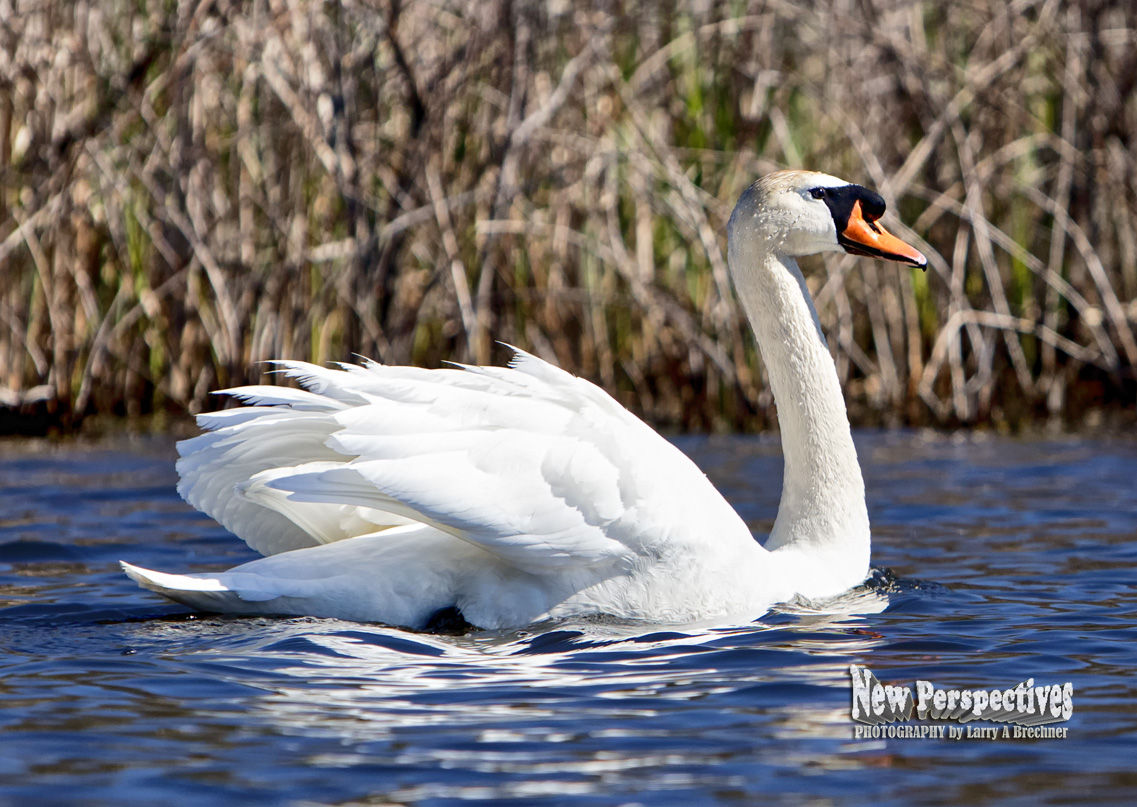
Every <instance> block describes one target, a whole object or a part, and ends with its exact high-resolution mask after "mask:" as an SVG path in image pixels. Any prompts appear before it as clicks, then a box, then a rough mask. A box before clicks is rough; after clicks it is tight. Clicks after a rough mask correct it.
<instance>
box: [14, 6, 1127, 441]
mask: <svg viewBox="0 0 1137 807" xmlns="http://www.w3.org/2000/svg"><path fill="white" fill-rule="evenodd" d="M1135 82H1137V8H1135V7H1134V5H1133V4H1132V3H1130V2H1126V1H1125V0H1116V2H1108V0H1107V1H1105V2H1091V1H1090V0H1086V1H1085V2H1058V1H1057V0H1012V2H1011V3H996V2H993V0H978V2H973V3H967V4H954V3H952V4H926V3H922V2H912V1H911V0H860V2H856V3H854V2H851V0H814V1H813V2H802V3H797V2H795V3H790V2H786V1H785V0H752V1H748V2H730V3H725V2H698V3H697V2H690V1H688V2H677V1H673V2H660V3H648V4H639V3H627V4H619V3H600V4H595V5H594V6H589V5H587V4H585V5H582V4H580V3H568V2H563V1H561V0H552V1H551V2H504V1H503V2H475V1H474V0H437V1H436V2H423V1H422V0H419V2H402V1H401V0H354V2H344V3H341V4H331V3H319V2H315V1H314V0H250V1H249V2H236V0H199V1H198V2H179V3H170V2H166V1H165V0H130V1H129V2H128V1H127V0H77V1H74V2H61V1H57V2H52V1H51V0H0V405H7V406H9V407H16V408H19V407H20V406H25V407H26V406H28V405H29V404H30V403H33V402H35V401H39V402H41V404H42V405H46V406H48V407H49V408H52V409H53V410H54V411H55V412H56V413H57V414H58V415H59V416H60V417H62V418H64V419H72V420H77V419H79V418H81V417H82V416H84V415H86V414H89V413H92V412H106V411H113V412H121V413H127V414H133V413H139V412H145V411H151V410H164V409H168V408H171V407H172V408H178V409H185V410H189V411H197V410H199V409H201V408H202V407H205V406H208V405H209V403H208V400H209V399H208V398H207V395H208V392H209V391H210V390H212V389H215V388H217V387H219V386H226V385H231V384H237V383H242V382H246V381H252V380H255V379H257V378H258V377H259V376H260V375H261V374H262V372H263V371H264V367H263V366H262V365H259V364H258V362H260V361H262V360H265V359H268V358H273V357H282V356H283V357H299V358H306V359H310V360H313V361H318V362H325V361H331V360H341V359H348V358H350V357H351V355H352V353H360V354H365V355H370V356H374V357H376V358H379V359H381V360H383V361H385V362H392V363H403V362H412V363H416V364H422V365H427V366H432V365H437V364H438V363H439V362H441V361H442V360H444V359H459V360H472V361H477V362H487V361H492V360H493V359H495V358H498V356H496V355H495V346H494V340H502V341H506V342H510V343H513V344H517V345H520V346H523V347H526V348H528V349H530V350H533V351H535V352H536V353H538V354H539V355H542V356H544V357H546V358H549V359H551V360H553V361H555V362H557V363H559V364H560V365H562V366H564V367H566V368H569V369H571V370H573V371H575V372H577V373H580V374H582V375H584V376H586V377H588V378H591V379H594V380H596V381H598V382H599V383H602V384H603V385H604V386H605V387H606V388H608V389H609V390H610V391H612V392H613V393H614V394H616V395H617V396H618V397H619V398H620V399H621V400H622V401H624V402H626V403H628V404H629V405H631V406H632V407H633V408H634V409H636V410H638V411H640V412H642V413H644V414H645V415H646V416H647V417H648V418H649V419H650V420H652V421H654V422H656V423H658V424H662V425H667V426H671V427H678V428H689V429H707V428H728V427H739V426H743V427H760V426H762V425H763V424H765V423H766V422H768V421H769V419H770V417H771V415H772V410H771V407H772V401H771V399H770V396H769V394H768V392H767V391H766V387H765V385H764V383H763V381H762V364H761V360H760V358H759V357H758V355H757V352H756V350H755V348H754V346H753V343H752V340H751V338H750V335H749V334H748V333H747V329H746V327H745V323H744V321H743V320H742V319H741V318H740V317H739V314H738V311H737V309H736V306H735V303H734V301H733V297H732V296H731V293H730V291H729V287H728V279H727V272H726V262H725V255H724V249H723V236H722V233H723V230H724V219H725V217H726V215H727V214H728V212H729V205H730V203H731V202H732V200H733V199H734V198H735V197H736V196H737V194H738V193H739V192H740V191H741V190H742V188H743V187H744V186H745V184H746V183H748V182H750V181H751V180H752V179H753V178H755V177H756V176H758V175H760V174H762V173H764V172H766V171H768V170H771V169H774V168H777V167H781V166H787V165H788V166H805V167H812V168H816V169H819V170H824V171H827V172H829V173H834V174H838V175H841V176H845V177H847V178H850V179H853V180H857V181H862V182H864V183H865V184H870V185H874V186H876V187H877V188H879V189H880V190H881V192H882V194H883V195H884V196H885V197H886V198H887V199H888V201H889V203H890V205H891V206H892V209H893V210H894V211H896V213H897V214H898V216H897V218H894V219H893V226H894V227H896V229H898V230H899V231H900V232H901V234H902V235H905V236H907V237H909V238H911V239H913V240H914V241H915V243H917V244H918V245H919V246H920V247H921V248H922V249H924V250H926V251H927V252H928V254H929V256H930V258H931V270H930V271H929V272H928V274H927V275H922V274H920V273H918V272H914V271H909V270H907V269H902V268H898V267H896V266H895V265H885V264H874V263H871V262H867V261H863V260H860V261H854V260H853V259H851V258H848V259H837V258H829V259H827V260H826V261H824V262H822V261H820V260H819V261H816V262H813V263H811V264H810V266H811V267H813V274H812V276H811V278H810V282H811V285H812V288H813V291H814V293H815V295H816V298H817V300H818V304H819V309H820V313H821V317H822V320H823V324H824V326H825V328H826V330H827V332H828V333H829V334H830V335H831V337H830V341H831V345H832V348H833V351H834V354H835V356H836V359H837V364H838V368H839V372H840V374H841V377H842V380H843V382H844V384H845V386H846V392H847V394H848V396H849V399H850V401H851V404H852V411H853V412H854V414H855V416H856V418H857V419H858V420H861V421H862V422H894V423H895V422H916V423H920V422H941V423H953V422H958V423H971V422H981V421H987V420H995V421H1007V422H1011V423H1016V422H1024V421H1028V420H1031V419H1033V418H1036V417H1039V416H1065V417H1066V418H1068V419H1071V420H1076V419H1077V418H1079V417H1081V415H1082V414H1083V413H1084V412H1086V411H1088V410H1090V409H1092V408H1096V407H1101V406H1104V405H1110V404H1119V405H1124V406H1131V405H1132V404H1133V400H1134V385H1135V372H1134V370H1135V368H1137V341H1135V339H1134V334H1133V322H1134V320H1137V100H1135V99H1137V93H1135V91H1134V90H1135V87H1134V84H1135ZM899 221H903V222H908V223H910V225H911V227H910V228H906V227H904V226H903V225H902V224H899ZM854 266H855V268H854ZM851 269H852V271H850V270H851Z"/></svg>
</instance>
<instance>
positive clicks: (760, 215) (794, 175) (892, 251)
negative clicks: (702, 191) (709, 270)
mask: <svg viewBox="0 0 1137 807" xmlns="http://www.w3.org/2000/svg"><path fill="white" fill-rule="evenodd" d="M884 210H885V204H884V199H882V198H881V197H880V195H879V194H878V193H876V192H875V191H872V190H869V189H868V188H866V187H864V186H862V185H854V184H853V183H851V182H846V181H845V180H843V179H838V178H837V177H834V176H830V175H829V174H822V173H819V172H817V171H795V170H790V171H776V172H774V173H772V174H767V175H766V176H764V177H762V178H761V179H759V180H758V181H757V182H755V183H754V184H753V185H751V186H750V187H749V188H747V189H746V191H745V192H744V193H743V194H742V196H741V197H739V200H738V204H737V205H735V208H734V212H733V213H732V214H731V216H730V224H729V225H728V227H727V234H728V235H727V240H728V245H730V246H731V247H736V248H738V247H741V248H744V249H745V248H748V247H749V248H755V247H757V248H761V249H762V251H764V252H773V253H775V254H781V255H788V256H791V257H796V256H799V255H813V254H815V253H818V252H840V251H844V252H849V253H851V254H853V255H865V256H868V257H872V258H881V259H883V260H889V261H898V262H900V263H905V264H908V265H909V266H918V267H920V268H921V269H927V266H928V260H927V258H925V257H924V256H923V255H922V254H921V253H920V252H919V251H918V250H916V249H914V248H913V247H911V246H909V245H908V244H906V243H904V242H903V241H901V240H900V239H899V238H897V237H896V236H894V235H892V234H891V233H889V232H888V231H887V230H885V229H884V228H883V227H881V226H880V224H879V223H878V220H879V219H880V217H881V216H883V215H884ZM732 251H733V250H732Z"/></svg>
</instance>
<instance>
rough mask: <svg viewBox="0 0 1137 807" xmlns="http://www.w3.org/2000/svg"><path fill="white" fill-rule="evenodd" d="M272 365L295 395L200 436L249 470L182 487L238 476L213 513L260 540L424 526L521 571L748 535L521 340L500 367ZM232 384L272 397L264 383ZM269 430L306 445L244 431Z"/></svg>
mask: <svg viewBox="0 0 1137 807" xmlns="http://www.w3.org/2000/svg"><path fill="white" fill-rule="evenodd" d="M281 366H282V367H283V368H284V371H285V372H286V373H288V374H289V375H291V376H294V377H296V378H298V379H299V380H300V381H301V383H303V384H305V386H306V387H307V388H308V393H307V395H302V396H295V395H291V393H294V392H295V391H291V392H290V393H285V394H283V395H282V400H281V402H280V403H274V404H273V405H270V406H268V407H264V406H258V407H254V408H256V409H266V410H267V412H266V414H264V415H260V416H258V417H255V418H245V417H244V416H241V415H233V416H231V417H232V418H234V425H232V426H230V425H223V424H225V419H224V418H222V419H221V420H220V421H218V426H219V428H218V430H217V431H216V432H214V433H213V434H211V435H207V437H210V438H215V439H216V436H220V435H225V437H222V439H220V440H216V442H206V443H203V444H202V445H203V446H204V450H205V451H207V452H210V453H211V455H215V456H212V457H211V461H210V462H208V463H207V464H208V465H209V467H211V468H216V467H217V466H218V459H217V458H219V457H224V458H225V459H226V460H227V461H228V460H234V459H235V460H237V461H238V464H239V465H240V468H241V470H242V471H244V472H245V474H246V475H245V476H243V477H242V478H241V479H239V480H237V479H236V477H237V476H238V475H239V474H238V472H237V471H235V470H234V471H232V472H230V471H229V470H228V469H226V471H225V474H224V475H225V476H226V479H225V480H223V481H216V482H215V483H212V486H208V485H206V483H205V482H204V480H203V478H202V475H201V474H200V472H199V473H198V474H197V475H196V476H195V477H194V479H193V482H192V484H191V485H190V488H191V490H190V493H191V494H193V493H195V492H196V491H197V489H198V487H199V486H201V488H202V490H206V488H207V487H208V490H209V492H210V494H211V497H212V499H211V503H212V504H214V505H215V506H216V500H219V499H220V498H222V497H221V496H220V494H219V490H220V488H221V487H223V486H224V485H225V484H232V485H236V486H238V490H237V492H236V494H235V495H233V496H232V498H233V499H237V500H239V501H240V502H242V504H241V505H234V504H232V503H229V504H228V505H227V507H223V508H220V511H221V512H222V513H223V514H224V515H227V516H229V520H230V522H231V523H232V524H233V525H234V526H230V523H226V522H225V521H223V522H222V523H226V526H228V527H229V528H230V529H233V530H234V532H237V534H239V535H241V537H243V538H245V539H246V540H247V541H249V543H250V544H251V545H253V546H254V547H256V548H258V549H261V551H265V549H264V548H262V547H267V548H268V549H269V550H270V551H279V547H282V546H283V545H284V542H285V540H284V539H285V537H287V540H288V541H289V542H295V541H298V540H303V539H304V538H305V537H306V539H307V540H308V541H310V542H327V541H328V540H339V539H340V538H343V537H350V533H351V531H352V529H355V528H356V527H352V526H350V525H349V524H348V522H350V521H351V520H352V519H354V520H355V522H352V523H356V526H358V525H363V528H365V527H366V525H368V524H372V525H374V524H377V523H381V522H383V521H384V520H385V519H390V520H391V523H399V522H401V521H404V520H406V519H409V520H413V521H419V522H423V523H425V524H428V525H431V526H433V527H435V528H437V529H439V530H442V531H444V532H447V533H449V534H451V535H454V536H457V537H459V538H462V539H463V540H466V541H469V542H470V543H473V544H475V545H477V546H479V547H482V548H484V549H486V550H488V551H490V552H491V553H493V554H494V555H496V556H498V557H499V558H501V559H502V560H504V561H506V562H507V563H509V564H510V565H512V566H514V567H516V568H518V569H522V570H525V571H531V572H534V573H537V572H540V571H543V570H548V569H550V568H564V567H574V566H578V567H582V566H594V565H596V564H599V563H605V562H611V561H624V562H634V560H635V558H636V557H637V556H641V557H642V556H656V557H658V556H660V555H661V554H664V553H668V552H675V551H682V548H683V547H684V546H688V545H691V544H698V545H699V547H698V548H697V551H699V552H701V553H703V554H705V553H706V552H707V551H710V552H712V553H713V552H717V551H720V550H721V551H727V550H729V549H730V548H731V547H732V544H734V543H735V542H736V541H739V540H744V541H752V540H753V539H752V538H751V537H750V535H749V532H748V531H747V530H746V527H745V525H744V524H743V523H742V521H741V520H740V519H739V518H738V516H737V515H736V514H735V513H734V510H733V509H732V508H731V507H730V506H729V505H728V504H727V503H726V502H725V501H724V500H723V499H722V497H721V496H720V495H719V494H718V492H717V491H715V489H714V488H713V486H711V484H710V483H709V482H708V481H707V480H706V478H705V477H704V476H703V474H702V473H701V472H700V471H699V469H698V468H697V467H696V466H695V465H694V464H693V463H691V462H690V460H688V459H687V457H686V456H684V455H683V454H682V453H681V452H680V451H679V450H678V449H676V448H675V447H674V446H672V445H671V444H670V443H668V442H667V441H666V440H664V439H663V438H661V437H659V436H658V435H657V434H656V433H655V432H653V431H652V430H651V429H649V428H648V427H647V426H646V425H644V424H643V423H642V422H641V421H640V420H638V419H637V418H635V417H634V416H633V415H631V414H630V413H629V412H627V410H625V409H624V408H623V407H621V406H620V405H619V404H617V403H616V402H615V401H614V400H612V398H611V397H609V396H608V395H607V394H606V393H604V392H603V391H602V390H600V389H599V388H597V387H596V386H594V385H593V384H590V383H588V382H587V381H583V380H581V379H579V378H576V377H575V376H572V375H571V374H569V373H566V372H564V371H563V370H560V369H558V368H556V367H553V366H552V365H550V364H547V363H546V362H543V361H541V360H540V359H537V358H535V357H533V356H530V355H528V354H526V353H523V352H521V351H518V352H517V356H516V357H515V359H514V361H513V362H512V364H511V366H510V367H508V368H502V367H477V368H460V369H454V370H421V369H417V368H405V367H385V366H382V365H377V364H374V363H368V364H365V365H363V366H356V365H347V366H344V367H343V368H342V369H339V370H328V369H325V368H318V367H314V366H312V365H306V364H302V363H292V362H289V363H281ZM268 389H269V390H271V389H274V388H268ZM237 394H239V395H244V396H246V397H247V398H250V399H251V400H253V401H254V402H256V403H258V404H263V403H266V402H269V401H271V400H272V393H271V392H267V391H266V390H265V388H253V389H245V390H238V391H237ZM308 396H312V397H308ZM320 399H324V400H326V401H327V403H326V404H324V405H320V404H319V400H320ZM235 411H236V412H242V411H245V410H235ZM269 413H271V414H269ZM277 429H281V430H282V432H283V433H286V434H293V433H303V434H304V435H305V437H304V438H303V439H306V440H307V441H308V442H306V443H304V444H303V445H301V442H302V440H301V438H299V437H297V438H289V440H292V441H293V442H288V441H286V442H285V444H284V446H283V449H284V450H281V451H277V450H276V449H263V448H260V449H258V448H257V447H255V446H253V445H251V442H252V441H251V440H249V439H248V438H249V437H251V436H253V434H254V432H255V433H256V436H257V437H258V438H264V439H270V435H274V434H275V430H277ZM227 430H228V431H227ZM198 439H199V440H201V439H203V438H198ZM225 439H230V440H235V442H234V443H233V444H226V443H225V442H224V441H225ZM271 440H276V437H271ZM245 443H250V445H248V446H246V445H245ZM266 452H268V453H269V454H273V452H275V454H273V456H272V457H270V456H267V455H266ZM195 454H196V452H194V453H191V454H190V457H193V456H195ZM271 460H275V461H271ZM183 461H185V460H183ZM258 462H259V463H260V465H261V467H259V468H257V469H256V470H255V471H253V472H252V473H248V471H249V470H250V469H251V468H252V467H253V466H254V465H255V464H256V463H258ZM187 467H188V466H187ZM234 480H236V481H234ZM245 480H248V481H245ZM241 482H243V484H239V483H241ZM183 484H186V480H183ZM187 498H190V496H188V495H187ZM199 498H204V497H199ZM190 501H191V502H194V500H193V499H192V498H191V499H190ZM194 503H195V504H196V502H194ZM242 508H256V509H257V510H259V511H261V512H262V513H268V514H269V515H272V516H274V517H276V520H275V521H274V522H273V528H274V529H275V528H276V527H278V526H279V522H280V520H284V521H285V522H286V523H287V524H286V528H285V529H284V530H283V531H282V532H281V533H280V536H282V537H278V538H277V539H275V540H274V541H269V542H266V540H265V536H264V531H263V530H262V529H261V528H260V526H259V525H251V524H250V523H249V516H250V514H251V513H252V511H251V510H247V509H242ZM329 508H331V509H330V510H329ZM203 509H204V508H203ZM231 510H232V511H234V512H236V516H237V517H234V516H233V514H232V513H231V512H230V511H231ZM207 512H210V511H208V510H207ZM337 518H338V519H339V522H336V519H337ZM219 520H220V519H219ZM235 527H237V528H239V529H236V528H235ZM241 530H243V532H242V531H241ZM372 531H373V530H372ZM692 548H694V547H692Z"/></svg>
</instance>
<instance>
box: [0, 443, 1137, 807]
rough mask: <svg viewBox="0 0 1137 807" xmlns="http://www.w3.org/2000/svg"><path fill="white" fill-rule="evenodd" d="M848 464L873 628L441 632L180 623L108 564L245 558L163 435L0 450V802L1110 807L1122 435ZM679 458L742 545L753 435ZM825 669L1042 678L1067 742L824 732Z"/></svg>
mask: <svg viewBox="0 0 1137 807" xmlns="http://www.w3.org/2000/svg"><path fill="white" fill-rule="evenodd" d="M858 443H859V449H860V452H861V457H862V462H863V464H864V467H865V474H866V483H867V486H868V494H869V502H870V513H871V516H872V519H873V527H874V547H873V557H874V563H875V564H876V566H878V567H879V568H880V569H882V570H887V572H881V573H879V574H878V575H877V576H876V577H877V579H876V582H875V583H874V585H873V587H872V589H871V590H870V591H868V592H866V595H865V596H866V597H869V598H874V597H875V598H882V597H883V598H887V608H886V609H885V610H884V611H883V612H881V613H873V614H867V615H862V616H825V615H818V614H810V613H801V612H796V611H794V610H793V609H786V610H783V611H782V612H779V613H773V614H770V615H769V616H767V617H766V618H764V619H762V620H761V621H760V622H757V623H754V624H745V625H726V626H712V627H706V626H704V627H687V628H683V627H678V628H677V627H653V626H648V625H634V624H628V623H614V622H606V621H603V620H599V621H594V622H575V623H574V622H566V623H559V624H546V625H538V626H534V627H532V628H531V629H529V630H526V631H521V632H504V633H480V634H472V635H470V636H466V637H442V636H424V635H418V634H413V633H409V632H405V631H400V630H394V629H389V628H384V627H380V626H375V625H360V624H353V623H347V622H339V621H335V620H323V619H263V618H222V617H215V616H197V615H191V614H190V613H189V612H188V611H187V610H186V609H184V608H182V607H180V606H176V605H172V604H167V603H165V602H163V601H162V600H161V599H160V598H158V597H157V596H156V595H153V594H150V593H148V592H145V591H142V590H140V589H138V588H136V587H135V586H134V584H133V583H131V582H130V581H128V580H127V579H126V578H125V577H124V576H122V575H121V574H120V573H119V571H118V568H117V564H116V561H117V560H118V559H120V558H122V559H126V560H129V561H131V562H134V563H138V564H141V565H143V566H147V567H150V568H157V569H167V570H172V571H187V570H205V569H215V568H224V567H227V566H231V565H234V564H236V563H239V562H242V561H245V560H248V559H251V558H252V557H253V553H252V552H251V551H250V550H248V549H247V548H246V547H245V546H244V545H243V544H242V543H241V542H240V541H238V540H237V539H235V538H232V537H231V536H229V535H227V534H226V533H225V532H224V531H223V530H222V529H221V528H219V527H217V526H216V525H215V524H214V523H213V522H211V521H210V520H209V519H207V518H205V517H203V516H200V515H199V514H197V513H195V512H194V511H193V510H191V509H190V508H189V507H188V506H186V505H184V504H183V503H182V502H181V501H180V500H179V499H178V497H177V494H176V493H175V492H174V484H175V475H174V472H173V459H174V453H173V447H172V446H173V441H172V439H167V438H126V437H121V438H115V439H111V440H105V441H102V442H97V443H77V442H63V443H49V442H42V441H7V442H0V804H4V805H7V804H12V805H17V804H18V805H26V804H36V805H53V804H60V805H62V804H67V805H103V804H106V805H124V804H146V805H153V804H161V803H176V804H177V805H179V807H186V806H188V805H198V804H200V805H216V804H246V803H248V804H252V803H255V804H258V805H273V804H281V805H285V804H287V805H346V804H369V805H379V804H421V805H451V804H459V803H461V804H466V803H471V802H473V803H483V804H495V805H496V804H505V805H518V806H519V805H528V804H556V805H616V804H645V805H684V807H688V806H689V805H694V804H713V803H722V804H740V805H749V804H795V805H796V804H806V805H809V804H818V805H820V804H825V805H844V804H848V805H863V804H867V803H875V804H896V805H910V804H962V803H966V804H1000V805H1005V804H1012V805H1013V804H1022V805H1034V804H1070V803H1080V804H1125V803H1135V800H1137V771H1135V761H1137V679H1135V675H1134V673H1135V672H1137V495H1135V493H1137V442H1135V441H1134V440H1132V439H1113V440H1088V439H1074V438H1068V439H1060V440H1047V441H1041V440H1012V439H1003V438H993V437H960V438H952V437H944V436H935V435H924V434H914V433H907V434H885V435H879V434H862V435H859V437H858ZM680 445H681V446H682V448H683V449H684V450H685V451H687V452H688V453H690V454H691V456H692V457H693V458H694V459H695V461H696V462H698V463H699V465H700V466H701V467H703V468H704V469H705V470H706V471H707V472H708V474H709V475H710V476H711V478H712V479H713V480H714V481H715V483H716V484H717V485H719V487H720V489H722V490H723V491H724V493H725V494H726V495H727V496H728V498H729V499H730V500H731V501H732V502H733V503H735V505H736V506H737V507H738V508H739V510H740V511H741V512H742V514H743V516H744V517H745V518H746V519H747V520H748V521H749V522H750V523H751V525H752V526H753V528H754V529H755V530H756V531H758V532H762V531H765V530H768V529H769V527H770V525H771V523H772V520H773V518H774V514H775V512H776V509H777V501H778V494H779V486H780V481H779V480H780V474H781V460H780V455H779V449H778V444H777V441H776V439H771V438H761V439H754V438H730V439H683V440H682V441H681V442H680ZM850 663H857V664H861V665H867V666H868V667H869V668H870V669H872V670H873V672H874V673H875V674H876V676H877V677H878V678H880V679H881V680H882V681H883V682H884V683H896V684H902V685H907V686H914V682H915V681H916V680H917V679H925V680H929V681H932V682H934V683H935V684H937V685H938V686H944V687H951V688H961V687H969V688H971V687H975V688H978V687H983V688H987V689H991V688H1000V689H1004V688H1009V687H1011V686H1014V685H1015V684H1017V683H1018V682H1020V681H1023V680H1025V679H1027V678H1030V677H1033V678H1034V679H1035V680H1036V682H1038V683H1039V684H1050V683H1065V682H1071V683H1072V684H1073V686H1074V697H1073V704H1074V713H1073V716H1072V717H1071V719H1070V720H1069V721H1068V722H1066V723H1060V724H1055V725H1059V726H1064V727H1066V728H1067V729H1068V732H1067V733H1068V736H1067V738H1066V739H1049V740H1024V739H1019V740H1014V739H996V740H959V741H954V740H947V739H923V740H916V739H875V740H874V739H855V738H854V736H853V731H854V725H855V724H854V723H853V722H852V721H851V719H850V715H849V711H850V702H851V696H850V679H849V672H848V668H849V664H850ZM910 723H911V724H913V725H928V723H920V722H919V721H915V720H913V721H910Z"/></svg>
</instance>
